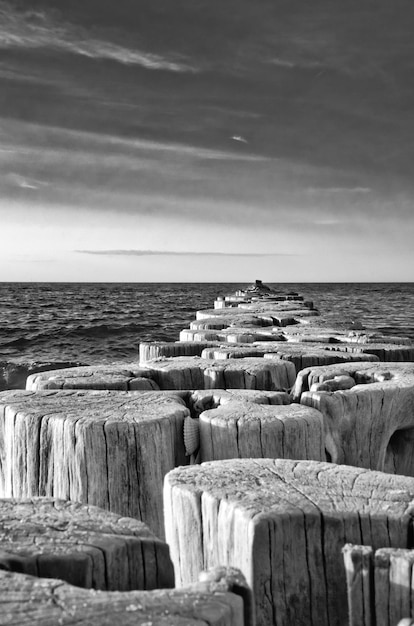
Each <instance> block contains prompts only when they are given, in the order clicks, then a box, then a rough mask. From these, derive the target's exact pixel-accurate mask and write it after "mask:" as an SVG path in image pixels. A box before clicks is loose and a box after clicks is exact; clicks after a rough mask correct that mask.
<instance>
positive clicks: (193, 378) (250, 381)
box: [145, 357, 296, 391]
mask: <svg viewBox="0 0 414 626" xmlns="http://www.w3.org/2000/svg"><path fill="white" fill-rule="evenodd" d="M145 368H146V369H147V371H148V373H149V374H150V376H151V378H153V379H154V380H155V381H156V383H157V384H158V385H159V387H160V389H263V390H268V391H285V390H286V389H290V388H291V387H292V385H293V383H294V382H295V378H296V372H295V367H294V365H293V363H289V362H287V361H280V362H278V363H271V362H266V361H264V360H263V359H254V358H244V359H229V360H228V361H222V360H219V361H215V360H212V359H201V358H198V357H193V358H186V357H177V358H171V359H156V360H154V361H148V362H147V363H145Z"/></svg>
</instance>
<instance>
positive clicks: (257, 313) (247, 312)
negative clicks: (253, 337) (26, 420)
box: [196, 301, 319, 326]
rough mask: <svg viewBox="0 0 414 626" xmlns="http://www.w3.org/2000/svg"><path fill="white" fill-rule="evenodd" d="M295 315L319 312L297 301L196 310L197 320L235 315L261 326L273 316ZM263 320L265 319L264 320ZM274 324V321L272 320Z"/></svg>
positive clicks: (226, 317)
mask: <svg viewBox="0 0 414 626" xmlns="http://www.w3.org/2000/svg"><path fill="white" fill-rule="evenodd" d="M292 311H293V312H294V313H293V314H292V316H293V317H294V316H295V315H296V314H298V315H303V316H304V317H317V316H318V315H319V312H318V311H317V310H316V309H312V308H311V307H308V306H300V307H298V303H297V302H278V303H275V302H272V301H266V302H262V303H260V302H256V303H251V302H248V303H246V302H243V303H239V304H238V306H236V307H226V308H224V309H202V310H200V311H197V312H196V320H205V319H211V318H216V319H231V318H233V317H235V316H236V317H240V318H243V319H246V320H247V319H249V318H252V319H253V320H255V321H253V323H254V324H257V325H259V326H267V325H268V323H269V320H273V316H275V317H278V316H279V315H283V314H287V313H289V314H291V312H292ZM262 320H263V321H262ZM272 324H274V322H273V321H272Z"/></svg>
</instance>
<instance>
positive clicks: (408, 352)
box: [330, 342, 414, 362]
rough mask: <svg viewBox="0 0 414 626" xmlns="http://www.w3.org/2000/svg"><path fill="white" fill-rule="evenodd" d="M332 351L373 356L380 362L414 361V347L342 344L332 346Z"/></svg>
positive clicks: (381, 344)
mask: <svg viewBox="0 0 414 626" xmlns="http://www.w3.org/2000/svg"><path fill="white" fill-rule="evenodd" d="M330 349H331V350H341V351H346V352H353V353H360V354H362V355H365V356H366V355H368V354H372V355H374V356H376V357H377V358H378V359H379V360H380V361H400V362H403V361H414V345H411V346H408V345H402V346H400V345H397V344H392V343H390V344H388V343H376V342H375V343H371V342H370V343H352V342H350V343H346V342H341V343H340V344H335V345H333V346H332V345H331V346H330Z"/></svg>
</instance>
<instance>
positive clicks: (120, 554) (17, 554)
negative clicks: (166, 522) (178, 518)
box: [0, 498, 174, 621]
mask: <svg viewBox="0 0 414 626" xmlns="http://www.w3.org/2000/svg"><path fill="white" fill-rule="evenodd" d="M0 569H6V570H10V571H15V572H22V573H25V574H32V575H35V576H41V577H42V576H44V577H46V578H61V579H63V580H65V581H66V582H68V583H71V584H73V585H77V586H79V587H86V588H90V587H93V588H94V589H106V590H118V591H127V590H129V589H156V588H159V587H166V588H167V587H168V588H169V587H174V571H173V565H172V562H171V559H170V556H169V550H168V546H167V544H165V543H164V542H163V541H161V540H159V539H157V538H156V537H155V536H154V535H153V534H152V533H151V532H150V531H149V529H148V527H147V526H145V524H143V523H142V522H139V521H137V520H134V519H131V518H127V517H123V518H121V517H120V516H119V515H116V514H114V513H109V512H108V511H103V510H102V509H99V508H98V507H95V506H88V505H85V504H79V503H77V502H76V503H75V502H67V501H65V500H57V499H53V498H33V499H30V500H27V499H26V500H24V499H22V500H15V499H7V500H6V499H2V500H0ZM2 599H3V598H2ZM0 621H1V618H0Z"/></svg>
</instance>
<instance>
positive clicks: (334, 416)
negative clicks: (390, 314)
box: [293, 363, 414, 476]
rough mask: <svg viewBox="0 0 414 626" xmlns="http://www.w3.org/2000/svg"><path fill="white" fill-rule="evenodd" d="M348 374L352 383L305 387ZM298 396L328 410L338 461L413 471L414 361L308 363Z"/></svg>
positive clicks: (330, 442) (330, 444) (329, 439)
mask: <svg viewBox="0 0 414 626" xmlns="http://www.w3.org/2000/svg"><path fill="white" fill-rule="evenodd" d="M341 375H347V376H350V377H351V378H353V379H354V380H355V386H354V387H352V389H347V390H338V391H332V392H327V391H318V390H315V391H310V392H308V391H306V392H305V390H306V389H308V388H312V385H314V384H317V383H321V382H326V381H328V380H331V381H332V380H334V377H335V376H341ZM293 397H294V398H295V399H299V398H300V402H301V403H302V404H304V405H306V406H311V407H313V408H316V409H318V410H319V411H321V413H322V414H323V415H324V420H325V434H326V449H327V450H328V452H329V454H330V457H331V459H332V461H333V462H334V463H346V464H348V465H357V466H359V467H366V468H370V469H374V470H381V471H386V472H390V473H396V474H404V475H407V476H414V457H413V454H412V449H413V441H414V364H413V363H348V364H347V363H343V364H341V365H340V366H339V367H338V366H335V365H330V366H327V367H315V368H307V369H305V370H303V371H302V372H300V373H299V374H298V377H297V381H296V384H295V388H294V390H293Z"/></svg>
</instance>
